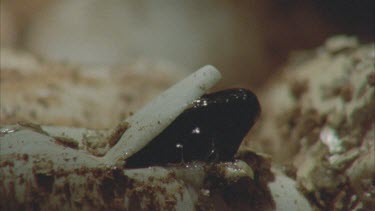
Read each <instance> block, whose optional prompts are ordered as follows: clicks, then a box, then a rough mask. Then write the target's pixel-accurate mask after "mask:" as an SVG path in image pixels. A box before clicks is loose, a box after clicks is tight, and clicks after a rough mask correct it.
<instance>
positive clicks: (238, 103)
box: [126, 89, 260, 167]
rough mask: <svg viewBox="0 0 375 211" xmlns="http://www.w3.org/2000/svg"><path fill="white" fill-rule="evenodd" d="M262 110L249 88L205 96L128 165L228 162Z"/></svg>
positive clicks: (194, 103)
mask: <svg viewBox="0 0 375 211" xmlns="http://www.w3.org/2000/svg"><path fill="white" fill-rule="evenodd" d="M259 113H260V105H259V102H258V99H257V97H256V96H255V95H254V94H253V93H252V92H251V91H249V90H245V89H229V90H224V91H219V92H215V93H212V94H206V95H203V96H202V97H201V98H199V99H197V100H195V101H194V102H193V105H192V107H190V108H189V109H187V110H185V111H184V112H183V113H182V114H181V115H180V116H178V117H177V118H176V119H175V120H174V121H173V122H172V124H171V125H169V126H168V127H167V128H166V129H165V130H164V131H163V132H161V133H160V134H159V135H158V136H157V137H155V138H154V139H153V140H152V141H151V142H150V143H149V144H148V145H147V146H145V147H144V148H143V149H142V150H140V151H139V152H137V153H135V154H134V155H133V156H131V157H130V158H128V159H127V161H126V166H127V167H144V166H152V165H163V164H168V163H179V162H190V161H196V160H199V161H229V160H232V159H233V156H234V154H235V153H236V152H237V149H238V147H239V146H240V144H241V142H242V139H243V138H244V137H245V135H246V134H247V132H248V131H249V130H250V129H251V127H252V126H253V125H254V123H255V121H256V119H257V117H258V116H259Z"/></svg>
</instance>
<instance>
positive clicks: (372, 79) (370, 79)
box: [367, 73, 375, 86]
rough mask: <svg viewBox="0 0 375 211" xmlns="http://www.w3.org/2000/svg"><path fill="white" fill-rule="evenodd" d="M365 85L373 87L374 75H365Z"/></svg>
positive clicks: (374, 83)
mask: <svg viewBox="0 0 375 211" xmlns="http://www.w3.org/2000/svg"><path fill="white" fill-rule="evenodd" d="M367 83H368V84H369V85H370V86H375V73H370V74H368V75H367Z"/></svg>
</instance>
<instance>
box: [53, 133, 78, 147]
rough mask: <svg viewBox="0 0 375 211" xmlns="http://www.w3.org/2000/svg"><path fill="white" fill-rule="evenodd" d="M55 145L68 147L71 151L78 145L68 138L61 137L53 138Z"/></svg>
mask: <svg viewBox="0 0 375 211" xmlns="http://www.w3.org/2000/svg"><path fill="white" fill-rule="evenodd" d="M54 138H55V143H56V144H58V145H61V146H64V147H69V148H73V149H78V146H79V143H78V141H76V140H74V139H72V138H68V137H63V136H55V137H54Z"/></svg>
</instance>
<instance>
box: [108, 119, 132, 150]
mask: <svg viewBox="0 0 375 211" xmlns="http://www.w3.org/2000/svg"><path fill="white" fill-rule="evenodd" d="M128 128H129V123H127V122H121V123H120V124H119V125H118V126H117V128H116V129H115V131H114V132H113V133H112V135H111V136H110V137H109V140H108V144H109V146H110V147H112V146H114V145H115V144H117V142H118V140H120V138H121V136H122V134H124V132H125V131H126V130H127V129H128Z"/></svg>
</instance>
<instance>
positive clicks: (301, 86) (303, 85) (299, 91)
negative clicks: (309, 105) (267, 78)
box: [290, 80, 309, 99]
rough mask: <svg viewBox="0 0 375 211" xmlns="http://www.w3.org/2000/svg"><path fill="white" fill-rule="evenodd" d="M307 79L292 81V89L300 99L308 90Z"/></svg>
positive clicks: (293, 93)
mask: <svg viewBox="0 0 375 211" xmlns="http://www.w3.org/2000/svg"><path fill="white" fill-rule="evenodd" d="M308 89H309V87H308V81H307V80H298V81H297V80H295V81H293V82H292V83H291V86H290V91H291V93H292V95H293V96H294V97H295V98H296V99H300V98H301V96H302V95H303V94H304V93H306V92H307V91H308Z"/></svg>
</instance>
